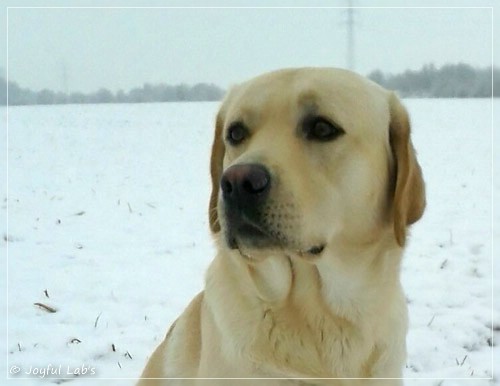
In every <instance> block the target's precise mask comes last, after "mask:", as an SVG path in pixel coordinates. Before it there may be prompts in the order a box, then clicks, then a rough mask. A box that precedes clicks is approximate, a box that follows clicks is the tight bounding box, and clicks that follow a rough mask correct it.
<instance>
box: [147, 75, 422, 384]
mask: <svg viewBox="0 0 500 386" xmlns="http://www.w3.org/2000/svg"><path fill="white" fill-rule="evenodd" d="M211 176H212V182H213V191H212V196H211V198H210V207H209V216H210V227H211V230H212V232H213V235H214V238H215V243H216V245H217V249H218V253H217V255H216V257H215V259H214V260H213V262H212V264H211V266H210V268H209V269H208V272H207V276H206V286H205V290H204V291H203V292H201V293H200V294H198V295H197V296H196V297H195V298H194V299H193V301H192V302H191V304H190V305H189V306H188V307H187V308H186V310H185V311H184V312H183V314H182V315H181V316H180V317H179V318H178V319H177V320H176V321H175V323H174V324H173V325H172V326H171V328H170V330H169V332H168V333H167V335H166V337H165V340H164V341H163V342H162V343H161V344H160V345H159V347H158V348H157V349H156V351H155V352H154V353H153V355H152V356H151V358H150V359H149V362H148V363H147V365H146V368H145V369H144V372H143V374H142V379H141V381H140V382H139V384H140V385H222V384H223V385H273V386H274V385H345V384H348V385H400V384H401V380H398V379H390V380H374V379H372V378H400V377H401V376H402V368H403V366H404V364H405V351H406V350H405V337H406V332H407V307H406V302H405V296H404V294H403V291H402V288H401V284H400V264H401V257H402V253H403V248H404V246H405V241H406V238H407V227H408V226H409V225H410V224H412V223H414V222H415V221H417V220H418V219H419V218H420V217H421V216H422V213H423V211H424V207H425V191H424V182H423V180H422V174H421V169H420V166H419V164H418V163H417V160H416V157H415V152H414V148H413V145H412V143H411V140H410V125H409V119H408V115H407V112H406V110H405V109H404V107H403V106H402V105H401V103H400V102H399V100H398V99H397V97H396V96H395V95H394V94H393V93H391V92H389V91H387V90H385V89H383V88H381V87H379V86H378V85H376V84H374V83H372V82H371V81H369V80H367V79H364V78H362V77H360V76H358V75H356V74H354V73H351V72H349V71H345V70H340V69H327V68H301V69H287V70H281V71H277V72H272V73H268V74H264V75H262V76H259V77H257V78H255V79H252V80H250V81H248V82H246V83H243V84H241V85H238V86H236V87H234V88H233V89H232V90H231V91H230V92H229V93H228V95H227V96H226V98H225V100H224V101H223V103H222V106H221V108H220V111H219V113H218V116H217V122H216V129H215V139H214V142H213V148H212V159H211ZM148 378H150V379H148ZM151 378H153V379H151ZM155 378H156V379H155ZM160 378H191V379H183V380H180V379H160ZM196 378H219V379H205V380H201V379H196ZM220 378H251V379H246V380H235V379H232V380H221V379H220ZM256 378H260V379H256ZM328 378H329V379H328ZM332 378H336V379H332ZM342 378H344V379H342ZM345 378H358V379H356V380H345ZM359 378H364V379H359Z"/></svg>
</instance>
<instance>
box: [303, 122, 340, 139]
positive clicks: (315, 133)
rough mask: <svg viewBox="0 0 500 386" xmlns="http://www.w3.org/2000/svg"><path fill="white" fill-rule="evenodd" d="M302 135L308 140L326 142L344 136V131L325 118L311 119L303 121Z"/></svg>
mask: <svg viewBox="0 0 500 386" xmlns="http://www.w3.org/2000/svg"><path fill="white" fill-rule="evenodd" d="M304 133H305V135H306V138H307V139H309V140H313V141H321V142H327V141H332V140H334V139H335V138H337V137H338V136H340V135H342V134H344V130H342V129H341V128H340V127H338V126H337V125H334V124H333V123H331V122H330V121H328V120H326V119H325V118H322V117H313V118H310V119H306V120H305V122H304Z"/></svg>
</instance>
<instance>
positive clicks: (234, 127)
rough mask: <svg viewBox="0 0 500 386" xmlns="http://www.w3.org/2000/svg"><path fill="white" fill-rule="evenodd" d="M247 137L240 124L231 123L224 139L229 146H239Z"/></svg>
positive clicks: (245, 129) (246, 130)
mask: <svg viewBox="0 0 500 386" xmlns="http://www.w3.org/2000/svg"><path fill="white" fill-rule="evenodd" d="M247 136H248V129H247V128H246V126H245V125H244V124H243V123H241V122H235V123H232V124H231V126H229V129H228V130H227V135H226V139H227V140H228V142H229V143H230V144H231V145H239V144H240V143H241V142H243V141H244V140H245V138H246V137H247Z"/></svg>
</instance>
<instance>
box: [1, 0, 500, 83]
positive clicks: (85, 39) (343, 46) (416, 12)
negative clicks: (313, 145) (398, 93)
mask: <svg viewBox="0 0 500 386" xmlns="http://www.w3.org/2000/svg"><path fill="white" fill-rule="evenodd" d="M214 3H217V5H226V6H227V5H229V6H249V7H252V6H255V5H259V4H260V5H262V4H264V3H263V2H260V3H259V2H257V1H253V2H251V1H240V2H237V1H230V2H229V1H226V2H224V1H218V2H214ZM352 3H353V4H354V5H355V6H357V7H367V6H369V7H402V8H357V9H355V10H354V15H353V16H354V52H355V70H356V71H358V72H360V73H361V74H364V75H366V74H368V73H369V72H370V71H372V70H374V69H381V70H382V71H384V72H391V73H395V72H401V71H404V70H405V69H419V68H421V67H422V66H423V65H424V64H427V63H434V64H435V65H436V66H441V65H443V64H445V63H458V62H465V63H469V64H472V65H474V66H480V67H486V66H490V65H491V64H492V60H493V59H495V62H496V63H500V56H499V52H500V49H497V50H496V53H495V57H493V52H492V48H493V47H492V45H493V42H492V35H493V34H494V35H495V36H496V37H498V38H500V35H499V33H498V32H499V31H500V30H499V29H500V22H499V21H498V19H497V20H496V21H495V22H493V19H492V14H493V11H492V9H491V8H487V7H494V6H495V5H494V4H495V3H497V4H498V1H494V0H491V1H488V0H484V1H482V0H477V1H472V0H471V1H466V0H456V1H439V0H437V1H426V0H421V1H408V0H407V1H396V0H387V1H363V0H353V1H352ZM265 4H266V5H269V4H272V5H273V6H278V7H280V6H306V7H311V6H313V5H314V6H320V7H344V6H346V5H348V4H349V1H348V0H342V1H316V2H313V1H304V2H300V1H288V2H283V1H280V2H278V1H275V2H266V3H265ZM7 5H8V6H10V7H19V6H33V5H35V6H90V7H93V6H97V7H102V6H111V7H130V6H139V7H142V6H154V7H162V6H176V5H177V6H185V5H195V6H196V5H205V6H208V3H207V2H199V1H198V2H197V3H196V2H191V3H188V2H186V1H183V2H179V1H178V2H176V3H175V2H172V1H170V2H167V1H163V2H162V1H134V0H130V1H126V0H123V1H118V0H116V1H107V2H106V1H91V0H82V1H76V0H73V1H57V0H56V1H41V0H38V1H24V0H17V1H14V0H7ZM409 6H413V7H426V6H433V7H436V6H446V7H449V6H456V7H467V6H468V7H486V8H440V9H436V8H420V9H417V8H409ZM495 10H496V14H497V15H498V14H500V7H498V6H497V7H496V9H495ZM0 12H2V14H0V16H1V17H0V20H1V23H3V24H1V25H0V28H1V29H2V30H4V31H8V39H5V41H4V42H2V43H1V44H0V54H1V55H2V56H1V57H0V60H1V63H5V64H0V66H2V67H4V69H3V75H7V68H8V76H9V79H10V80H13V81H16V82H17V83H18V84H19V85H20V86H22V87H29V88H31V89H33V90H40V89H43V88H50V89H54V90H62V91H66V90H68V91H77V90H78V91H83V92H90V91H95V90H97V89H98V88H100V87H106V88H109V89H111V90H112V91H117V90H118V89H124V90H128V89H130V88H132V87H136V86H142V85H143V84H144V83H145V82H150V83H160V82H164V83H171V84H178V83H188V84H194V83H198V82H208V83H215V84H218V85H219V86H221V87H224V88H225V87H228V86H229V85H231V84H233V83H237V82H239V81H242V80H245V79H246V78H249V77H252V76H254V75H257V74H259V73H261V72H264V71H269V70H273V69H277V68H282V67H295V66H335V67H346V66H347V59H346V57H347V27H346V25H347V23H346V22H347V11H346V9H339V8H337V9H336V8H301V9H298V8H260V9H256V8H246V9H241V8H239V9H237V8H226V9H214V8H211V9H210V8H184V9H175V8H154V9H151V8H149V9H148V8H141V9H125V8H99V9H97V8H94V9H82V8H62V9H61V8H57V9H54V8H50V9H49V8H22V9H20V8H9V9H8V24H7V8H6V7H5V5H4V6H3V8H2V9H1V10H0ZM495 24H496V25H495ZM492 28H494V29H495V30H494V31H492ZM492 32H493V34H492ZM497 41H498V39H497ZM7 47H8V53H7Z"/></svg>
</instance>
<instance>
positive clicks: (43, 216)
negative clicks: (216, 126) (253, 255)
mask: <svg viewBox="0 0 500 386" xmlns="http://www.w3.org/2000/svg"><path fill="white" fill-rule="evenodd" d="M405 103H406V105H407V107H408V109H409V111H410V114H411V116H412V121H413V133H414V143H415V146H416V148H417V150H418V154H419V160H420V162H421V165H422V167H423V171H424V177H425V180H426V183H427V194H428V196H427V199H428V207H427V211H426V213H425V216H424V218H423V219H422V220H421V221H420V222H419V223H417V224H416V225H415V226H414V227H413V230H412V237H411V241H410V245H409V248H408V249H407V253H406V256H405V259H404V264H403V273H402V280H403V286H404V288H405V290H406V293H407V298H408V303H409V309H410V319H411V327H410V332H409V335H408V360H407V368H406V370H405V377H407V378H416V379H419V380H411V381H407V382H406V384H409V385H413V384H415V385H445V386H451V385H462V384H464V385H465V384H466V385H489V384H494V383H495V384H500V380H499V377H500V365H499V364H498V363H500V348H499V346H498V345H499V342H500V291H499V290H500V284H499V280H498V278H499V277H500V262H498V250H499V249H498V244H499V241H500V210H499V209H498V208H497V209H496V211H495V214H494V216H493V219H494V224H495V225H496V227H495V228H494V232H493V231H492V198H493V199H494V200H496V202H497V203H498V202H499V199H500V173H499V172H498V171H496V172H495V173H496V177H497V178H496V181H495V186H494V187H493V189H492V185H491V177H492V157H494V159H495V162H496V163H497V165H498V164H499V162H500V154H499V152H498V151H495V152H494V155H493V156H492V122H491V116H492V114H491V108H492V106H491V101H490V100H407V101H405ZM494 103H495V104H494V109H495V110H496V114H497V116H500V115H498V114H500V113H499V112H500V101H498V100H496V101H495V102H494ZM217 106H218V104H217V103H169V104H142V105H81V106H79V105H73V106H51V107H46V106H28V107H11V108H9V116H8V123H9V133H8V145H9V158H8V160H9V163H8V179H9V192H8V196H7V193H6V191H5V190H6V189H2V191H1V192H0V194H1V195H0V200H1V203H0V235H1V236H2V239H1V240H0V254H1V256H2V257H4V259H3V261H7V262H6V264H5V265H4V269H2V270H1V271H2V274H1V275H2V277H1V279H0V290H1V291H2V293H4V294H6V295H5V296H1V297H0V299H1V300H0V306H1V309H2V311H3V313H4V317H2V318H1V322H0V324H1V325H0V350H1V352H3V353H6V360H2V361H1V362H0V372H1V374H2V376H1V378H0V384H3V383H4V382H5V381H2V379H4V374H5V376H9V377H13V380H11V381H10V382H9V384H11V383H12V384H22V385H31V384H36V385H38V384H43V383H45V384H46V383H56V382H58V383H60V380H61V378H65V377H68V378H74V375H73V374H81V375H85V376H86V377H84V379H82V377H78V378H76V379H75V380H73V381H72V382H71V385H95V384H102V385H109V384H111V383H112V381H110V380H109V379H103V378H122V379H120V380H117V381H115V382H113V384H119V385H129V384H133V380H127V379H125V378H136V377H137V376H138V375H139V374H140V372H141V370H142V367H143V365H144V363H145V360H146V358H147V356H148V355H149V354H150V353H151V352H152V350H153V349H154V347H155V346H156V345H157V344H158V343H159V342H160V340H161V339H162V338H163V336H164V334H165V332H166V329H167V328H168V326H169V325H170V323H171V322H172V321H173V320H174V319H175V317H176V316H177V315H178V314H179V313H180V312H181V311H182V310H183V308H184V307H185V306H186V305H187V303H188V301H189V300H190V299H191V298H192V297H193V296H194V295H195V294H196V293H197V292H198V291H199V290H200V289H201V288H202V286H203V275H204V271H205V269H206V267H207V265H208V264H209V262H210V260H211V258H212V256H213V246H212V243H211V238H210V234H209V231H208V221H207V220H208V218H207V214H206V211H207V206H208V197H209V192H210V183H209V174H208V160H209V152H210V145H211V141H212V122H213V121H214V116H215V112H216V109H217ZM0 117H1V122H2V124H3V123H5V122H6V120H7V111H6V109H5V108H3V109H1V110H0ZM496 122H497V126H498V122H500V119H497V120H496ZM497 133H498V131H497ZM494 141H495V142H494V143H493V147H494V148H495V150H497V149H498V148H499V147H500V134H497V135H496V138H495V139H494ZM6 143H7V131H6V130H5V125H2V126H1V132H0V149H2V150H1V154H2V167H1V169H0V181H2V182H1V183H0V184H1V185H2V186H4V181H6V179H7V168H6V167H5V166H6V165H5V162H4V161H5V160H6V157H5V156H4V154H5V152H4V149H5V148H6V146H7V145H6ZM492 195H493V197H492ZM7 208H8V216H9V222H8V227H7V224H6V219H7ZM492 238H493V243H492ZM493 249H495V252H494V250H493ZM207 251H208V252H207ZM494 253H495V254H496V255H495V256H496V258H497V261H496V262H495V266H494V271H492V267H493V265H492V256H493V255H494ZM7 255H8V259H7ZM493 276H494V277H496V280H495V281H494V282H493ZM492 286H493V288H492ZM493 292H495V293H496V294H497V296H496V299H495V300H494V302H493V303H492V294H493ZM34 303H40V304H42V305H45V306H49V307H52V308H54V309H55V310H56V312H53V313H52V312H48V311H47V310H46V309H45V308H43V306H36V305H34ZM492 306H493V307H492ZM492 324H493V327H494V329H495V332H494V336H493V335H492V331H491V327H492ZM492 346H494V347H493V348H492ZM493 352H494V353H495V355H496V361H493V357H492V353H493ZM3 358H5V357H3ZM493 365H494V366H493ZM492 367H495V374H496V376H495V378H496V379H495V380H494V381H492V380H487V379H481V378H491V377H492ZM47 369H48V370H49V372H51V373H55V375H49V376H46V377H45V378H44V379H43V380H42V378H41V375H40V374H35V375H33V374H28V373H30V372H33V371H35V372H37V371H38V372H41V371H44V370H45V371H47ZM14 370H18V371H19V373H18V374H16V375H11V374H9V372H10V371H14ZM68 373H69V374H68ZM22 378H27V379H22ZM47 378H48V379H47ZM446 378H464V379H454V380H453V379H448V380H444V379H446ZM21 379H22V380H21ZM443 380H444V381H443Z"/></svg>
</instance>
